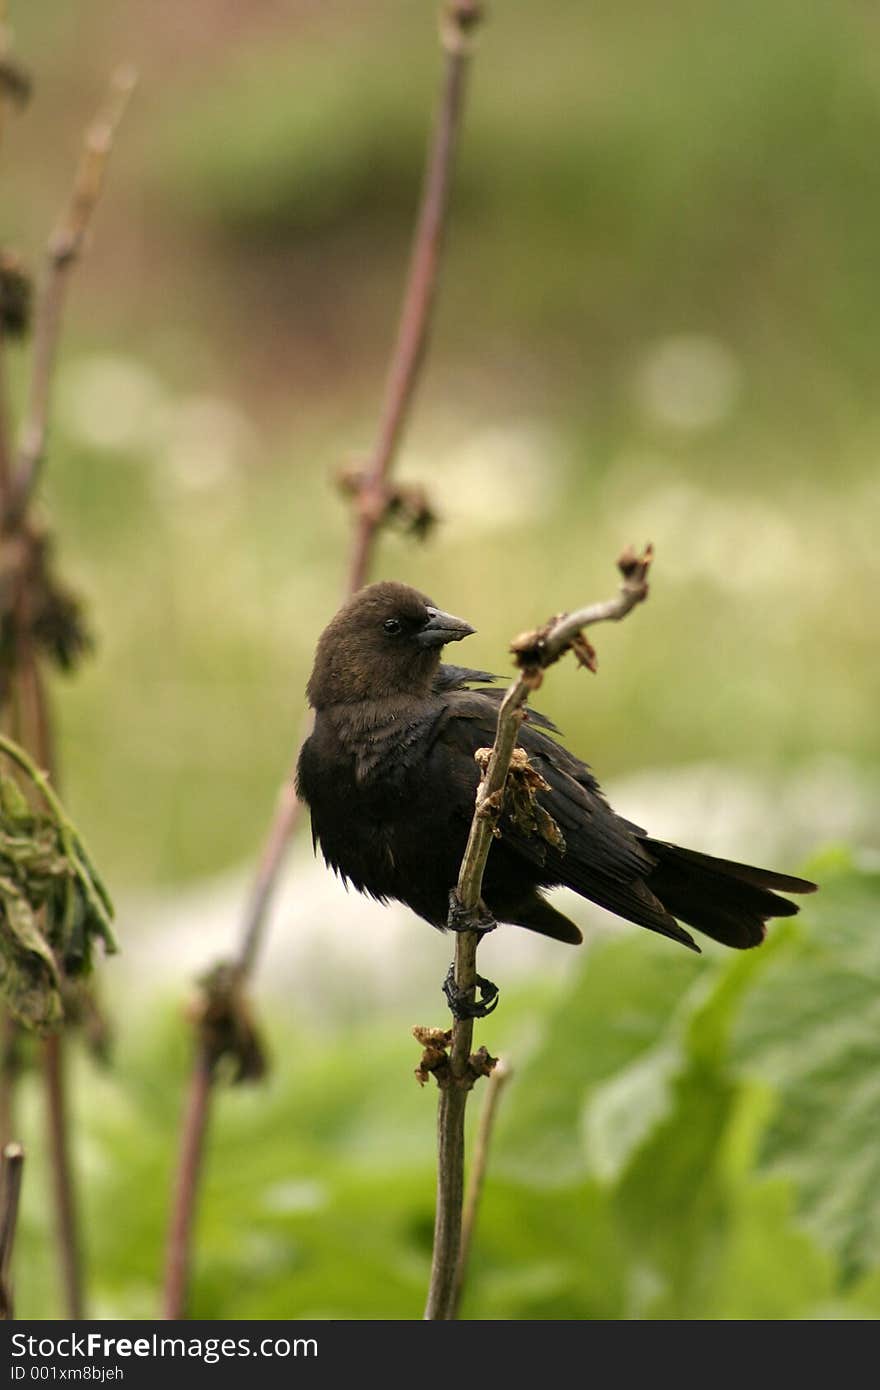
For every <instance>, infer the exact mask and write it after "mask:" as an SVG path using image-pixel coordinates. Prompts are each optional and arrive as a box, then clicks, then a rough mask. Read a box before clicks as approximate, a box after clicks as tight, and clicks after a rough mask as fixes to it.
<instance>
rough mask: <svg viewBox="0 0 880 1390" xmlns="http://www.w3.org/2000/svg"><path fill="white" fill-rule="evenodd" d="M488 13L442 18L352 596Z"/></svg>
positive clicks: (474, 10)
mask: <svg viewBox="0 0 880 1390" xmlns="http://www.w3.org/2000/svg"><path fill="white" fill-rule="evenodd" d="M481 11H482V6H481V5H479V4H476V3H468V2H467V0H453V3H451V4H449V5H448V6H447V8H446V10H445V12H444V15H443V18H442V21H441V31H440V34H441V42H442V44H443V47H444V50H445V55H446V63H445V70H444V74H443V90H442V93H441V97H440V107H439V111H438V114H437V119H436V121H435V124H434V131H433V135H432V137H431V147H430V152H429V156H428V163H427V168H426V171H425V182H424V186H423V190H422V202H421V208H420V211H419V218H418V223H417V225H416V233H415V240H414V243H413V252H412V258H411V261H410V268H409V277H408V280H407V286H406V293H405V295H404V300H403V307H402V310H401V314H400V322H399V326H398V330H397V341H396V343H395V345H394V352H393V355H392V358H391V367H390V370H389V372H388V378H387V382H386V386H385V398H384V402H383V406H382V414H381V418H380V423H379V433H378V438H377V440H376V445H375V448H374V450H373V453H372V455H371V457H370V461H369V464H368V466H367V471H366V474H365V477H364V479H363V482H362V485H361V490H360V506H359V516H358V525H357V532H356V535H355V541H354V546H353V549H352V557H351V566H350V569H349V574H348V592H349V593H352V594H353V593H355V592H356V590H358V589H360V588H361V587H362V585H363V584H364V581H365V579H366V575H367V570H368V567H369V559H370V552H371V547H372V543H373V538H374V536H375V534H376V531H377V530H378V528H379V527H380V526H381V524H382V521H383V518H384V515H385V510H386V506H387V501H388V498H387V490H386V486H385V483H386V479H387V477H388V474H389V472H390V470H391V467H392V464H393V462H394V458H395V455H396V453H397V449H398V447H399V445H400V441H401V438H402V436H403V430H404V427H405V424H406V420H407V417H408V413H409V408H410V405H411V403H412V398H413V393H414V391H415V388H416V383H417V381H418V376H419V369H420V367H421V365H422V361H423V359H424V355H425V349H426V347H427V344H428V334H429V331H430V327H431V310H432V308H433V304H434V296H435V293H436V289H437V279H438V270H439V266H440V254H441V251H442V248H443V238H444V232H445V229H446V222H447V212H448V210H449V193H450V187H451V182H452V167H453V161H454V158H455V151H456V145H457V142H458V134H459V131H460V129H461V118H462V112H463V109H464V98H465V91H466V79H467V71H468V66H469V61H470V55H471V42H470V37H469V35H470V31H471V30H472V29H473V28H474V27H475V26H476V25H477V24H478V23H479V20H480V18H481Z"/></svg>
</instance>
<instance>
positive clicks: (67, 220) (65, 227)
mask: <svg viewBox="0 0 880 1390" xmlns="http://www.w3.org/2000/svg"><path fill="white" fill-rule="evenodd" d="M135 80H136V79H135V73H134V70H133V69H132V68H129V67H125V68H120V69H119V70H118V71H117V72H116V73H115V74H114V76H113V79H112V82H111V88H110V94H109V97H108V100H107V103H106V106H105V108H104V110H103V111H102V112H101V113H100V114H99V115H98V117H97V119H96V120H95V121H94V122H93V124H92V125H91V126H90V127H89V130H88V131H87V133H86V138H85V143H84V146H83V152H82V157H81V159H80V163H79V168H78V169H77V172H76V177H75V179H74V184H73V191H72V192H71V195H70V200H69V202H68V204H67V207H66V208H65V210H64V212H63V214H62V216H61V219H60V221H59V223H58V225H57V226H56V228H55V230H54V232H53V233H52V235H51V237H50V238H49V245H48V248H47V258H46V261H47V263H46V274H45V280H44V283H43V286H42V290H41V293H40V298H39V304H38V306H37V312H36V315H35V318H34V347H33V353H34V360H33V370H32V372H31V382H30V391H29V395H28V403H27V409H26V413H25V420H24V427H23V429H22V435H21V445H20V447H19V451H18V457H17V460H16V472H15V474H14V476H13V478H12V483H11V495H10V497H9V500H8V503H7V509H6V517H5V525H6V528H7V530H12V529H14V527H15V526H16V525H17V524H18V523H19V522H20V521H21V519H22V517H23V516H24V514H25V511H26V510H27V506H28V502H29V501H30V498H31V497H32V495H33V493H34V490H35V488H36V485H37V482H38V481H39V474H40V469H41V467H42V462H43V456H44V453H45V447H46V431H47V428H48V419H49V391H50V387H51V383H52V375H53V371H54V367H55V354H56V350H57V347H58V339H59V336H60V329H61V315H62V312H63V309H64V300H65V297H66V292H67V284H68V278H69V273H70V270H71V267H72V266H73V265H74V264H75V262H76V261H77V260H78V258H79V256H80V254H81V252H82V249H83V245H84V243H85V239H86V234H87V232H88V229H89V226H90V224H91V220H92V216H93V214H94V211H95V208H96V207H97V204H98V199H99V198H100V195H101V189H102V188H103V185H104V174H105V171H106V167H107V160H108V158H109V156H110V150H111V148H112V145H113V139H114V137H115V135H116V130H117V127H118V125H119V122H120V121H121V119H122V116H123V114H124V112H125V108H126V106H127V104H128V100H129V97H130V96H131V93H132V90H133V88H134V84H135Z"/></svg>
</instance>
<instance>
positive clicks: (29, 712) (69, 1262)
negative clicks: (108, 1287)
mask: <svg viewBox="0 0 880 1390" xmlns="http://www.w3.org/2000/svg"><path fill="white" fill-rule="evenodd" d="M25 601H26V595H21V603H24V602H25ZM21 603H20V604H19V605H18V607H17V614H18V617H17V622H18V638H17V654H16V660H17V666H16V672H15V674H16V682H15V686H16V702H17V704H16V708H17V718H18V720H19V728H18V729H17V731H16V732H17V733H19V734H20V737H21V743H23V744H24V743H26V744H28V745H29V746H30V747H31V748H32V749H33V750H34V755H35V757H36V758H37V759H38V760H39V762H40V763H41V764H42V765H43V767H45V768H46V769H47V770H48V773H49V775H50V776H52V778H53V780H56V779H57V772H56V768H55V763H54V750H53V748H52V742H51V735H50V721H49V711H48V703H47V700H46V691H45V687H44V685H43V678H42V673H41V671H40V668H39V666H38V664H37V659H36V655H35V653H34V650H33V646H32V643H31V641H30V638H29V623H28V619H27V612H26V609H22V607H21ZM0 747H2V749H3V752H4V753H6V754H7V756H9V757H11V758H13V759H14V761H15V762H17V763H18V765H19V766H20V767H21V768H22V769H23V770H24V771H26V772H27V774H28V776H29V777H30V778H31V780H32V781H33V782H34V783H35V784H36V785H37V787H38V788H39V790H40V792H41V794H42V795H43V797H44V798H45V800H46V803H47V805H48V806H49V807H50V809H51V810H52V813H53V815H55V816H56V817H57V818H59V824H60V823H61V821H65V820H66V815H65V813H64V810H63V807H62V806H61V804H60V802H59V801H58V798H57V797H56V795H55V793H54V791H53V790H52V788H51V786H50V785H49V782H48V780H47V777H46V776H45V775H44V774H43V773H42V772H40V770H39V768H38V767H37V766H36V765H35V763H34V762H32V760H31V759H30V758H29V757H28V755H27V753H26V752H25V751H24V750H23V749H22V748H20V747H19V748H16V746H15V744H10V742H9V741H8V740H7V739H5V738H2V739H0ZM68 826H69V822H68ZM42 1052H43V1079H44V1083H45V1087H46V1126H47V1131H48V1139H49V1166H50V1170H51V1174H52V1188H53V1194H54V1200H55V1223H56V1229H57V1232H58V1243H57V1250H58V1259H59V1263H60V1266H61V1283H62V1289H63V1296H64V1307H65V1311H66V1314H67V1317H68V1318H71V1319H72V1320H74V1321H78V1320H80V1319H81V1318H82V1317H83V1316H84V1295H83V1278H82V1261H81V1254H82V1252H81V1247H80V1238H79V1221H78V1218H77V1204H76V1185H75V1182H74V1176H73V1163H72V1158H71V1152H70V1121H69V1112H68V1105H67V1071H66V1066H65V1052H66V1040H65V1038H64V1036H63V1035H62V1034H61V1033H54V1034H52V1035H50V1036H49V1037H48V1038H47V1039H46V1040H45V1042H44V1043H43V1049H42Z"/></svg>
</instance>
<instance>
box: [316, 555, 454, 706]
mask: <svg viewBox="0 0 880 1390" xmlns="http://www.w3.org/2000/svg"><path fill="white" fill-rule="evenodd" d="M473 631H474V629H473V628H472V627H471V626H470V624H469V623H466V622H464V621H463V620H462V619H461V618H453V617H452V616H451V614H449V613H444V612H442V611H441V609H439V608H437V607H436V606H435V605H434V604H433V603H432V602H431V600H430V599H429V598H426V597H425V595H424V594H420V593H419V592H418V591H417V590H416V589H411V588H409V586H408V585H406V584H398V583H396V582H394V581H393V580H385V581H383V582H382V583H380V584H368V585H367V587H366V588H365V589H360V590H358V592H357V593H356V594H355V595H354V596H353V597H352V598H350V599H349V600H348V602H347V603H346V604H345V606H344V607H343V608H341V609H340V610H339V612H338V613H337V614H336V617H335V618H334V619H333V620H332V622H331V623H330V624H329V625H328V626H327V627H326V628H325V629H324V631H323V633H322V634H321V638H320V640H319V642H318V649H317V651H316V653H315V664H314V667H313V669H312V674H311V678H310V680H309V684H308V697H309V703H310V704H311V705H313V706H314V708H315V709H321V708H323V707H325V706H327V705H339V704H355V703H358V702H359V701H362V700H382V699H387V698H389V697H393V696H395V695H410V696H411V695H426V694H428V692H429V691H430V689H431V684H432V682H433V679H434V676H435V675H436V672H437V668H438V666H439V665H440V652H441V650H442V648H443V647H444V646H445V645H446V643H447V642H460V641H461V639H462V638H463V637H469V636H470V634H471V633H472V632H473Z"/></svg>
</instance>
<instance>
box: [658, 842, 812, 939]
mask: <svg viewBox="0 0 880 1390" xmlns="http://www.w3.org/2000/svg"><path fill="white" fill-rule="evenodd" d="M643 844H644V846H645V848H646V849H647V850H648V852H649V853H650V854H651V855H653V857H654V858H655V859H656V860H657V867H656V869H652V870H651V873H650V874H649V875H648V876H647V877H646V879H645V883H646V886H647V887H648V888H649V889H650V890H651V892H652V893H653V894H654V896H655V897H656V898H659V900H660V902H661V903H662V904H663V906H664V907H665V908H666V910H667V911H668V912H669V913H670V914H671V915H672V916H673V917H677V918H678V919H679V920H680V921H682V922H686V923H687V924H688V926H689V927H696V929H697V930H698V931H701V932H705V934H706V935H707V936H711V937H712V938H713V939H714V940H715V941H720V942H721V943H722V945H724V946H734V947H736V948H737V949H739V950H744V949H746V948H747V947H749V946H759V945H760V943H761V942H762V941H763V940H764V934H765V926H764V924H765V922H766V921H767V920H768V918H770V917H792V916H794V914H795V913H796V912H797V910H798V908H797V905H796V904H795V903H790V902H789V901H788V899H787V898H780V897H779V896H778V893H814V892H815V891H816V884H815V883H810V882H809V880H808V879H805V878H791V877H789V875H788V874H777V873H773V872H772V871H771V870H770V869H756V868H753V867H752V866H751V865H749V864H736V863H734V862H733V861H732V860H730V859H714V858H713V857H712V856H711V855H709V854H700V853H698V851H696V850H693V849H681V848H680V847H679V846H678V845H669V844H666V843H665V842H664V841H662V840H652V839H650V838H648V837H646V838H645V839H644V841H643ZM774 889H776V890H777V891H776V892H774V891H773V890H774Z"/></svg>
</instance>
